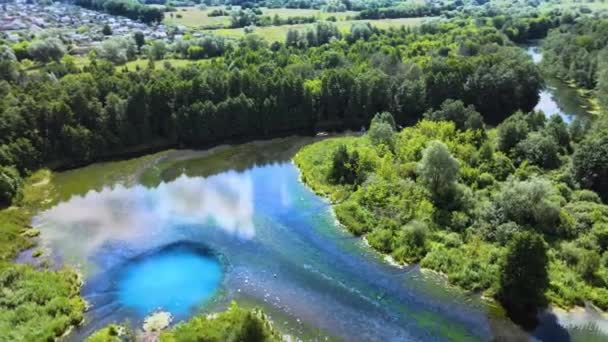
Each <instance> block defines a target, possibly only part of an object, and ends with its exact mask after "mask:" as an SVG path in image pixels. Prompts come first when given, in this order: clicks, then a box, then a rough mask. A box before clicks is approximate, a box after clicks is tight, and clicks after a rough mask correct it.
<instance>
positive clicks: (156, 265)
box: [117, 245, 222, 315]
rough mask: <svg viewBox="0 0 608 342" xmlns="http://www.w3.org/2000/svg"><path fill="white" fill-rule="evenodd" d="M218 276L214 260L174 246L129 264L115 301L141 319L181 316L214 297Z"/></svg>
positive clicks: (218, 267) (180, 246)
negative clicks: (153, 315) (158, 312)
mask: <svg viewBox="0 0 608 342" xmlns="http://www.w3.org/2000/svg"><path fill="white" fill-rule="evenodd" d="M221 275H222V270H221V266H220V263H219V261H218V259H217V258H215V257H214V256H212V255H210V254H207V253H203V252H202V251H200V250H197V249H195V248H189V247H186V246H183V245H177V246H173V247H171V248H168V249H163V250H161V251H159V252H156V253H152V254H150V255H146V256H143V257H141V258H139V260H137V261H135V262H132V263H131V264H129V265H128V267H126V268H125V269H124V270H123V273H122V274H121V275H120V277H119V278H118V286H117V291H118V296H117V297H118V298H117V301H118V302H119V303H121V305H124V306H125V307H127V308H131V309H134V310H136V311H137V312H138V313H139V314H140V315H146V314H149V313H150V312H152V311H154V310H164V311H169V312H171V313H173V314H174V315H184V314H187V313H188V312H190V311H191V310H192V309H193V308H195V307H196V306H198V305H200V304H201V303H204V302H205V301H207V300H208V299H209V298H210V297H211V296H213V294H215V292H216V291H217V289H218V286H219V284H220V280H221Z"/></svg>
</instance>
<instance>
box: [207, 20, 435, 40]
mask: <svg viewBox="0 0 608 342" xmlns="http://www.w3.org/2000/svg"><path fill="white" fill-rule="evenodd" d="M431 19H435V18H433V17H425V18H399V19H382V20H344V21H338V22H336V23H335V24H336V26H338V28H339V29H340V31H342V32H348V31H349V30H350V27H351V26H352V25H353V24H354V23H366V22H369V23H370V24H371V25H373V26H376V27H378V28H382V29H388V28H391V27H394V28H399V27H401V26H405V27H413V26H418V25H420V24H421V23H423V22H424V21H425V20H431ZM312 25H314V24H297V25H282V26H265V27H256V28H255V30H254V31H253V32H254V33H256V34H258V35H260V36H262V37H264V38H265V39H266V40H267V41H269V42H275V41H278V42H283V41H284V40H285V37H286V36H287V31H289V29H304V28H306V27H308V26H312ZM208 32H212V33H215V34H218V35H223V36H227V37H232V38H240V37H243V36H244V35H245V31H244V30H243V29H242V28H230V29H218V30H209V31H208Z"/></svg>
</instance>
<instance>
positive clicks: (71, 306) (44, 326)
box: [0, 170, 85, 341]
mask: <svg viewBox="0 0 608 342" xmlns="http://www.w3.org/2000/svg"><path fill="white" fill-rule="evenodd" d="M50 175H51V174H50V172H48V171H45V170H41V171H38V172H36V173H34V174H33V175H32V176H31V177H29V178H28V179H27V180H26V181H25V185H24V187H23V192H22V193H23V197H22V198H21V199H19V200H18V201H17V203H16V204H15V205H14V206H11V207H8V208H5V209H2V210H0V251H2V253H1V254H0V282H1V283H2V289H3V292H2V294H1V295H0V297H1V298H2V300H1V301H0V302H1V304H0V331H2V334H3V337H6V338H8V339H10V340H13V341H39V340H52V339H56V338H58V337H60V336H64V335H65V334H66V333H68V332H69V331H70V329H71V328H72V327H74V326H75V325H78V324H80V323H81V322H82V321H83V319H84V310H85V303H84V300H83V299H82V298H81V297H80V295H79V293H80V286H81V284H82V282H81V279H80V277H79V276H78V274H77V273H76V272H75V271H74V270H73V269H71V268H69V267H67V266H66V267H63V268H61V269H59V270H56V271H55V270H50V269H49V266H50V262H49V261H48V260H46V261H38V265H37V266H32V265H25V264H16V263H14V262H13V260H14V258H15V257H16V256H17V255H18V254H19V252H21V251H23V250H26V249H28V248H32V247H34V246H35V242H34V241H33V238H35V237H36V236H37V235H38V232H37V231H35V230H33V229H32V227H31V225H30V221H31V218H32V216H33V215H35V214H36V213H37V212H38V210H40V209H41V208H43V207H44V206H45V205H46V204H45V202H44V199H45V196H46V194H47V192H48V191H49V188H48V187H49V186H50V184H49V182H48V179H49V177H50ZM40 258H44V256H41V257H40Z"/></svg>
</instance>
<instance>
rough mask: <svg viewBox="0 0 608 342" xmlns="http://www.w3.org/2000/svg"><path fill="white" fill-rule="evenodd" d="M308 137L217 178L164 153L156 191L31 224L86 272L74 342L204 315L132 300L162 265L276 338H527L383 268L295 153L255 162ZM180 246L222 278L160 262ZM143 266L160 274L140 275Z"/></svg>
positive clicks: (242, 150) (189, 159) (442, 291)
mask: <svg viewBox="0 0 608 342" xmlns="http://www.w3.org/2000/svg"><path fill="white" fill-rule="evenodd" d="M302 141H303V140H301V139H291V140H289V139H288V140H278V141H276V142H274V143H268V144H270V145H268V146H267V145H264V146H263V147H257V145H244V146H239V147H235V148H233V149H231V150H230V151H232V152H231V154H229V155H230V156H231V158H235V159H237V160H239V161H240V162H241V165H246V164H247V163H246V161H247V160H248V158H251V159H253V160H254V161H255V162H251V163H250V164H249V165H250V167H249V168H247V167H245V168H240V171H238V172H237V171H234V170H225V171H221V170H218V168H217V167H216V166H217V163H218V161H217V160H214V159H213V158H212V157H209V158H208V159H205V158H202V157H201V156H197V154H191V153H185V152H179V151H177V152H170V153H167V154H166V155H165V156H164V157H162V158H160V159H159V161H157V162H156V163H154V164H153V165H147V166H146V167H145V168H146V170H148V171H150V170H152V171H154V172H153V173H154V174H157V175H160V176H159V177H160V182H156V183H155V184H158V185H157V186H155V187H145V186H143V185H138V184H130V185H129V186H125V185H120V184H115V185H112V186H108V187H105V188H103V189H102V190H101V191H99V192H88V193H86V194H85V195H84V196H74V197H72V198H71V199H70V200H68V201H65V202H62V203H59V204H58V205H56V206H55V207H53V208H51V209H50V210H47V211H46V212H44V213H42V214H41V215H39V216H38V217H37V218H36V219H35V224H36V225H37V226H39V227H40V228H41V230H42V234H41V237H42V240H43V243H44V244H46V245H47V246H48V247H50V248H51V249H52V250H53V251H55V252H56V255H57V256H58V257H60V258H61V259H62V260H64V261H66V262H68V263H71V264H74V265H80V266H81V268H83V269H85V270H86V271H87V272H86V274H87V279H86V283H85V286H84V288H83V294H84V296H85V298H86V299H87V300H88V301H89V302H90V303H91V304H92V309H91V310H90V312H89V313H88V322H91V323H89V324H87V325H85V326H84V327H82V328H80V329H78V330H77V331H76V332H75V333H74V334H73V335H72V337H71V338H72V340H74V341H77V340H80V339H81V338H82V337H83V336H86V335H87V334H88V333H89V332H91V331H92V330H94V329H96V328H98V327H100V326H103V325H105V324H107V323H109V322H115V321H122V320H124V319H130V320H132V321H134V322H140V321H141V319H142V318H143V317H144V316H145V314H144V313H143V312H144V311H150V310H151V308H152V307H155V306H157V305H160V306H164V307H165V309H168V310H170V311H172V312H173V313H174V314H176V318H177V319H178V320H179V319H185V318H187V317H188V316H190V315H191V314H194V313H195V312H196V311H197V310H196V309H195V310H193V311H190V310H186V311H182V310H181V309H180V308H183V306H180V307H179V308H178V307H177V306H173V303H175V302H176V301H179V300H182V298H178V299H177V300H174V301H169V302H163V300H164V299H165V298H162V299H163V300H158V301H157V300H154V301H149V297H150V295H146V296H140V297H137V296H134V295H129V291H125V290H124V285H125V284H127V285H129V286H131V285H133V286H134V287H133V286H131V287H130V289H132V288H137V287H138V286H144V287H145V288H146V285H145V283H146V282H147V281H154V279H155V276H157V275H156V274H153V275H150V274H149V272H148V271H146V270H153V269H155V268H157V269H158V270H160V271H162V272H168V273H167V274H171V275H172V277H174V278H175V279H176V281H177V283H180V282H182V284H184V283H185V284H190V283H189V282H190V278H188V275H189V276H192V277H194V278H196V277H204V280H205V281H206V284H207V285H202V283H203V282H200V283H201V286H202V287H203V286H206V288H205V289H201V288H197V287H193V288H189V289H188V291H187V292H188V293H189V294H194V295H197V296H199V297H197V298H200V301H201V303H200V306H199V307H198V309H199V310H202V311H206V312H209V311H217V310H221V309H223V308H225V307H226V305H227V304H228V303H229V302H230V301H231V300H237V301H239V302H241V303H245V304H249V305H255V306H261V307H263V308H264V310H266V311H267V312H268V313H270V315H271V317H273V319H275V321H276V324H277V325H278V326H279V327H280V328H281V330H283V331H285V332H287V333H290V334H294V335H296V336H299V337H302V338H304V339H307V340H309V339H319V338H320V339H322V338H324V337H325V336H332V337H337V338H342V339H345V340H349V341H450V340H473V341H475V340H481V341H485V340H490V339H491V338H492V337H496V336H502V337H507V338H511V339H512V338H514V337H520V338H521V337H522V336H523V335H522V333H521V331H519V329H517V328H515V327H514V326H513V325H512V324H511V323H510V322H509V321H507V320H505V319H502V318H500V317H496V316H495V315H494V314H491V313H490V309H489V308H488V307H486V306H485V305H484V304H483V303H481V301H480V300H479V298H477V297H476V296H468V295H464V294H463V293H462V292H460V291H457V290H455V289H452V288H448V287H445V284H444V280H442V279H441V278H440V277H436V276H432V275H425V274H423V273H421V272H420V271H419V269H418V268H417V267H408V268H404V269H399V268H395V267H393V266H390V265H388V264H386V263H385V262H383V260H382V259H381V258H380V257H379V256H378V255H377V254H375V253H373V252H372V251H370V250H369V249H368V248H366V247H365V246H364V245H363V243H362V242H361V240H359V239H357V238H354V237H352V236H351V235H350V234H348V233H346V232H344V231H343V230H342V229H340V228H339V227H338V226H337V225H336V222H335V218H334V216H333V214H332V212H331V210H330V206H329V204H328V203H327V202H326V201H324V200H322V199H321V198H319V197H318V196H316V195H315V194H313V193H312V192H311V191H310V190H309V189H308V188H306V187H305V186H304V185H303V184H302V183H301V182H299V180H298V177H299V174H298V170H297V169H296V168H295V166H294V165H293V164H291V162H290V161H289V159H288V157H281V158H277V159H266V160H267V161H266V162H260V160H263V159H264V158H261V159H260V158H259V157H260V155H259V154H258V153H269V152H268V151H271V150H273V149H279V150H283V151H290V150H293V146H298V144H301V143H302ZM251 146H255V148H253V149H252V148H251ZM277 146H278V147H277ZM271 155H274V153H271ZM287 155H288V156H291V154H287ZM220 159H221V161H220V163H225V162H226V161H227V160H228V159H226V158H223V157H222V158H220ZM228 161H229V160H228ZM111 165H112V164H111V163H110V164H108V165H107V166H104V167H111ZM209 170H213V172H208V171H209ZM80 172H86V169H83V170H82V171H80ZM144 174H146V171H144ZM180 174H181V175H180ZM185 174H188V175H189V176H185ZM163 175H171V176H163ZM197 175H205V177H203V176H197ZM163 180H164V181H163ZM184 245H186V246H190V245H192V246H201V248H204V249H205V250H207V249H208V250H210V251H211V252H212V253H213V254H214V255H216V256H217V258H218V262H219V264H220V265H221V270H222V272H223V274H221V275H218V274H217V272H214V271H212V269H213V267H211V268H208V266H209V264H204V265H202V264H201V261H200V260H199V259H197V258H196V256H194V258H192V255H186V256H185V258H182V256H178V257H175V255H174V254H169V256H168V258H164V257H162V258H157V256H158V255H161V256H167V255H166V254H163V253H165V252H164V251H166V249H167V248H169V247H171V246H178V247H179V246H184ZM167 246H169V247H167ZM171 248H173V247H171ZM142 260H143V263H144V264H145V265H147V264H146V263H148V262H150V263H151V264H152V265H153V266H154V267H151V268H150V267H140V266H141V263H142ZM150 260H151V261H150ZM172 263H175V264H176V265H175V267H176V268H177V271H178V273H177V274H173V273H172V272H174V270H173V269H172V267H171V264H172ZM133 270H135V271H133ZM142 270H143V271H142ZM183 270H185V271H186V272H181V271H183ZM160 271H159V272H160ZM130 272H135V273H130ZM141 272H143V275H142V273H141ZM125 274H132V275H133V274H134V276H127V277H126V278H125V276H124V275H125ZM138 274H139V275H138ZM140 275H141V278H145V279H144V280H143V285H142V279H141V278H140ZM215 276H217V277H218V278H217V279H221V280H218V281H219V282H220V283H219V287H218V289H217V290H214V289H213V286H211V287H210V286H209V285H208V284H210V283H211V284H212V283H213V279H212V278H213V277H215ZM124 279H129V280H128V281H127V282H125V281H124ZM208 280H209V281H208ZM198 283H199V282H197V281H196V280H195V281H194V284H198ZM168 284H170V285H168V286H169V287H172V286H173V285H171V284H175V283H172V282H168ZM176 287H177V288H163V289H162V290H156V291H159V292H162V293H160V294H159V295H160V296H163V297H166V298H171V296H173V295H175V294H176V293H179V292H180V291H181V290H182V289H184V288H186V287H188V286H187V285H178V286H176ZM182 292H183V291H182ZM125 294H127V296H126V297H125V296H124V295H125ZM134 297H135V298H134ZM146 298H147V299H146ZM132 300H134V301H135V302H133V301H132ZM192 302H196V299H195V300H193V301H192ZM158 303H161V304H158ZM163 303H164V304H163ZM551 329H552V330H551V331H554V330H555V328H551ZM524 338H525V337H524Z"/></svg>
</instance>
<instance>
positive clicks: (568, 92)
mask: <svg viewBox="0 0 608 342" xmlns="http://www.w3.org/2000/svg"><path fill="white" fill-rule="evenodd" d="M523 48H524V49H525V50H526V53H527V54H528V55H529V56H530V57H531V58H532V60H533V61H534V63H535V64H539V63H540V62H541V61H542V58H543V56H542V53H541V50H540V47H539V45H538V43H535V44H531V45H526V46H523ZM544 78H545V88H544V89H542V90H541V91H540V93H539V96H540V99H539V101H538V104H537V105H536V107H535V108H534V109H535V110H539V111H542V112H543V113H545V114H546V115H547V116H551V115H559V116H561V117H562V119H563V120H564V121H565V122H566V123H572V121H573V120H575V119H579V120H582V121H583V122H586V121H587V120H589V119H590V118H591V116H590V114H589V112H588V111H587V109H586V107H587V105H588V103H587V100H586V99H584V98H583V97H581V96H580V94H579V93H578V92H577V91H576V89H574V88H572V87H569V86H568V85H567V84H565V83H564V82H562V81H560V80H559V79H557V78H555V77H551V76H548V75H544Z"/></svg>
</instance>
